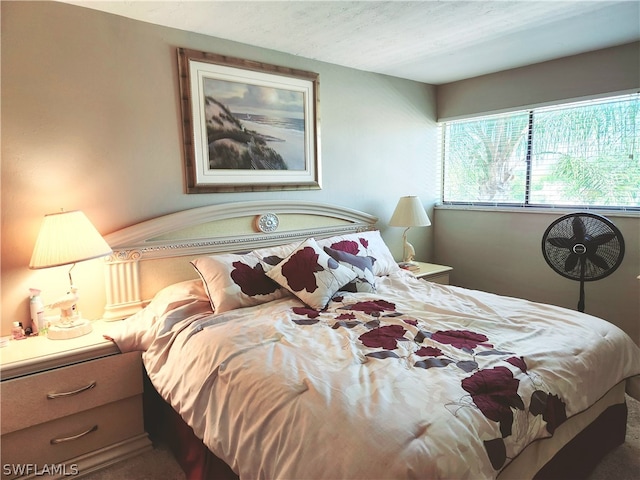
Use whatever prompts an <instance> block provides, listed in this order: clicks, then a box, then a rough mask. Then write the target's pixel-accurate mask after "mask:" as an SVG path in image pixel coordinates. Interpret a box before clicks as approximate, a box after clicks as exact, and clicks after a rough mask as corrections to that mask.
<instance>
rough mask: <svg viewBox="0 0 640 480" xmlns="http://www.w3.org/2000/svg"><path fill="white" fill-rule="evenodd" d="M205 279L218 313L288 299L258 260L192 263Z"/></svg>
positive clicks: (219, 258)
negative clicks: (283, 298)
mask: <svg viewBox="0 0 640 480" xmlns="http://www.w3.org/2000/svg"><path fill="white" fill-rule="evenodd" d="M191 264H192V265H193V266H194V267H195V269H196V271H197V272H198V274H199V275H200V277H201V278H202V282H203V283H204V285H205V288H206V290H207V294H208V295H209V299H210V300H211V305H212V306H213V308H214V309H215V311H216V313H222V312H227V311H229V310H234V309H236V308H241V307H250V306H253V305H259V304H261V303H266V302H270V301H271V300H276V299H278V298H282V297H284V296H285V295H288V292H287V290H285V289H284V288H281V287H280V285H278V284H277V283H276V282H274V281H273V280H271V279H270V278H269V277H267V276H266V275H265V272H264V268H263V265H262V263H261V262H260V260H259V259H258V257H256V256H254V255H252V253H248V254H246V255H236V254H221V255H212V256H210V257H200V258H196V259H195V260H193V261H192V262H191Z"/></svg>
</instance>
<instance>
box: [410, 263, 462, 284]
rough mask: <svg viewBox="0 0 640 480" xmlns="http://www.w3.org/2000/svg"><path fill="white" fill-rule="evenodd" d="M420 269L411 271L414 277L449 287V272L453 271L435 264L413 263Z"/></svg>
mask: <svg viewBox="0 0 640 480" xmlns="http://www.w3.org/2000/svg"><path fill="white" fill-rule="evenodd" d="M414 263H416V264H417V265H418V266H419V267H420V269H419V270H416V271H414V270H411V273H413V274H414V275H415V276H416V277H418V278H422V279H423V280H427V281H429V282H434V283H441V284H443V285H449V272H450V271H451V270H453V268H451V267H447V266H446V265H437V264H435V263H424V262H414Z"/></svg>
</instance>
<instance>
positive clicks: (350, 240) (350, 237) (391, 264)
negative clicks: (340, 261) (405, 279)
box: [318, 230, 400, 276]
mask: <svg viewBox="0 0 640 480" xmlns="http://www.w3.org/2000/svg"><path fill="white" fill-rule="evenodd" d="M318 245H320V246H321V247H330V248H333V249H334V250H340V251H343V252H347V253H350V254H352V255H358V256H359V257H369V258H371V260H372V261H373V273H374V275H376V276H382V275H389V274H391V273H393V272H396V271H398V269H399V268H400V267H398V264H397V263H396V261H395V260H394V258H393V255H392V254H391V251H389V247H387V244H386V243H384V240H383V239H382V237H381V236H380V232H379V231H378V230H371V231H366V232H360V233H349V234H346V235H336V236H334V237H329V238H324V239H322V240H318Z"/></svg>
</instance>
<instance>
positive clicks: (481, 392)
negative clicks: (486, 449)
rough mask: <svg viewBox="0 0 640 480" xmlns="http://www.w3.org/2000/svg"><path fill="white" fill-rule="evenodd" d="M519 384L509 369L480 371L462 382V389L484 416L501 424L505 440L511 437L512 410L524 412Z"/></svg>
mask: <svg viewBox="0 0 640 480" xmlns="http://www.w3.org/2000/svg"><path fill="white" fill-rule="evenodd" d="M519 384H520V380H518V379H517V378H514V377H513V373H511V370H509V369H508V368H507V367H494V368H492V369H488V370H479V371H477V372H476V373H474V374H473V375H471V376H470V377H467V378H465V379H463V380H462V388H463V389H464V390H465V391H467V392H468V393H469V394H470V395H471V398H472V399H473V403H475V404H476V406H477V407H478V408H479V409H480V411H481V412H482V413H483V415H484V416H485V417H487V418H488V419H490V420H493V421H494V422H498V423H499V424H500V433H501V434H502V437H503V438H504V437H508V436H509V435H511V427H512V424H513V411H512V410H511V409H512V408H517V409H518V410H524V403H523V401H522V399H521V398H520V395H518V386H519Z"/></svg>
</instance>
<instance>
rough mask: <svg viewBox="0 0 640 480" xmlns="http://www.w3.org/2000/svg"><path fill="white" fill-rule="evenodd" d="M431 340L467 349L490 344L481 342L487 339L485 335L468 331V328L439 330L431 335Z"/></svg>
mask: <svg viewBox="0 0 640 480" xmlns="http://www.w3.org/2000/svg"><path fill="white" fill-rule="evenodd" d="M431 340H434V341H436V342H438V343H443V344H445V345H453V346H454V347H456V348H460V349H465V348H467V349H469V350H471V349H474V348H476V347H477V346H478V345H480V344H483V345H485V346H491V345H488V344H484V343H483V342H486V341H487V340H489V339H488V338H487V337H486V335H483V334H481V333H475V332H470V331H468V330H445V331H439V332H436V333H434V334H433V335H431Z"/></svg>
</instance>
